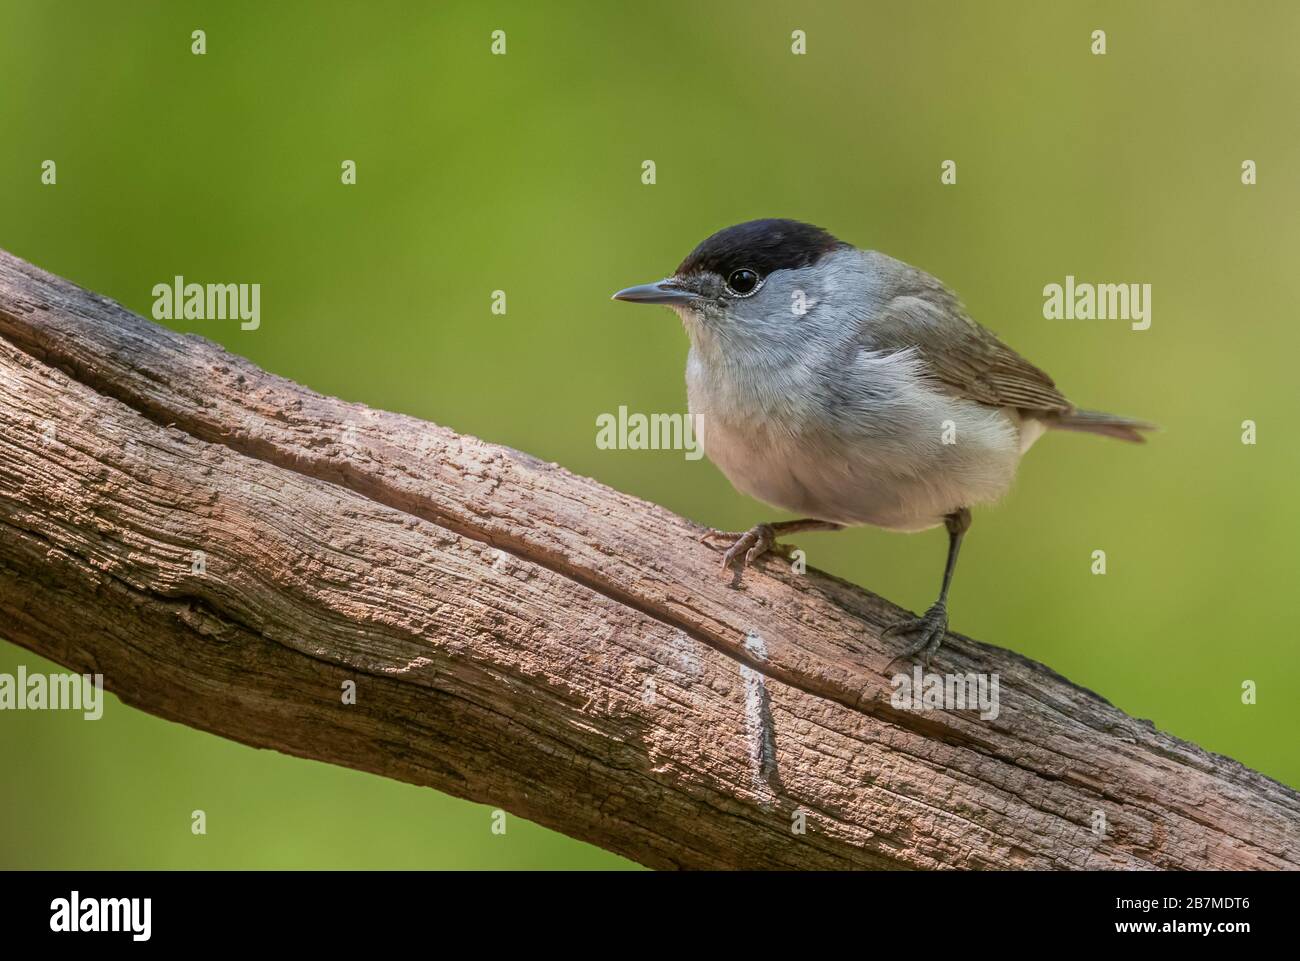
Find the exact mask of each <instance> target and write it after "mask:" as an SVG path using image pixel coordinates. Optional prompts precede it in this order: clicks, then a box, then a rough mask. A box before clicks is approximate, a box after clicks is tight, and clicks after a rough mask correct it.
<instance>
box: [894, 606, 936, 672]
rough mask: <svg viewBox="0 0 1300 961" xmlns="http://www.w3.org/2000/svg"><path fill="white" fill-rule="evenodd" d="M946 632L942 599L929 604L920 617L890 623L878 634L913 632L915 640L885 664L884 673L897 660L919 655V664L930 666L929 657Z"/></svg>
mask: <svg viewBox="0 0 1300 961" xmlns="http://www.w3.org/2000/svg"><path fill="white" fill-rule="evenodd" d="M947 633H948V608H947V606H946V605H945V604H944V603H943V602H942V601H936V602H935V603H934V604H932V605H931V606H930V609H929V610H928V611H926V612H925V613H924V614H922V615H921V616H920V617H910V618H907V619H905V620H902V621H899V622H898V623H897V624H891V625H890V626H889V627H887V628H885V629H884V630H883V631H881V632H880V636H881V637H882V638H883V637H887V636H889V635H890V634H915V635H916V640H914V641H913V642H912V643H911V644H909V645H908V646H907V649H906V650H904V651H903V652H902V653H901V654H899V655H898V656H897V657H895V658H894V659H893V660H891V661H890V662H889V663H888V664H886V665H885V673H886V674H888V673H889V669H890V668H891V667H893V666H894V664H895V663H896V662H898V661H901V660H905V659H906V658H909V657H914V656H915V655H917V654H920V655H921V665H922V668H923V669H924V670H929V668H930V658H931V657H932V656H933V655H934V653H935V651H937V650H939V645H941V644H942V643H943V639H944V637H945V636H946V635H947Z"/></svg>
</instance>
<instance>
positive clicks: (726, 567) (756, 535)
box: [700, 524, 790, 582]
mask: <svg viewBox="0 0 1300 961" xmlns="http://www.w3.org/2000/svg"><path fill="white" fill-rule="evenodd" d="M714 538H716V539H718V540H723V541H731V542H732V543H731V546H730V547H729V548H727V552H726V553H725V554H723V555H722V573H723V575H724V576H725V575H727V574H728V573H729V572H730V571H731V569H732V567H733V566H734V567H735V568H736V573H735V578H736V581H737V582H739V581H740V575H741V572H742V571H744V569H745V568H746V567H749V566H751V565H752V564H753V563H754V561H756V560H758V559H759V558H760V557H762V556H763V555H764V554H766V553H767V552H768V551H775V552H776V553H779V554H785V553H786V552H788V551H789V550H790V548H789V547H787V546H785V545H783V544H778V543H777V542H776V531H775V530H774V529H773V528H772V525H771V524H757V525H755V526H754V527H751V528H750V529H749V530H747V531H716V530H713V529H709V530H707V531H705V532H704V533H703V534H702V535H700V540H701V541H706V540H711V539H714Z"/></svg>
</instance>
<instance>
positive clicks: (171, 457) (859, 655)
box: [0, 252, 1300, 869]
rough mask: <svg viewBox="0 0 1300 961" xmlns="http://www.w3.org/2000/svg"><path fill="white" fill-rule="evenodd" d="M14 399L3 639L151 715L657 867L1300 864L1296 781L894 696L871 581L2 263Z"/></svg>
mask: <svg viewBox="0 0 1300 961" xmlns="http://www.w3.org/2000/svg"><path fill="white" fill-rule="evenodd" d="M0 417H2V418H3V432H2V433H0V636H4V637H6V638H7V639H9V640H12V641H14V642H16V643H18V644H21V645H23V646H25V647H28V648H30V649H31V650H33V651H36V652H38V653H40V654H42V655H44V656H46V657H49V658H51V659H53V660H55V661H57V662H59V663H61V664H64V665H66V666H67V667H69V668H71V669H73V670H77V671H83V670H93V671H99V672H102V673H103V674H104V675H105V680H106V686H107V687H108V688H109V689H110V690H113V691H114V692H116V693H117V694H118V695H119V696H120V697H121V698H122V699H123V700H124V701H125V702H126V703H128V704H131V705H134V706H137V707H139V708H141V709H143V710H146V711H149V712H151V713H154V714H157V715H160V716H162V717H166V718H170V719H172V720H176V721H180V722H182V723H185V724H189V725H192V726H194V727H197V728H201V729H203V730H207V731H212V732H214V733H217V734H220V735H222V736H225V737H229V738H234V739H236V740H239V741H242V742H244V743H248V744H252V745H256V746H259V747H270V748H275V749H277V750H280V751H284V752H287V753H290V754H295V755H299V756H303V757H310V758H316V759H319V760H322V761H328V762H330V763H335V764H343V765H347V766H349V767H353V768H358V769H361V770H365V771H372V772H374V773H377V774H382V775H385V776H388V777H394V778H398V779H401V780H404V781H409V782H412V783H416V784H423V785H429V786H432V787H435V788H438V789H439V790H443V791H447V792H449V793H451V794H455V795H457V796H460V797H465V798H470V799H472V800H475V801H480V802H484V803H487V804H491V805H494V806H499V807H502V808H505V809H506V810H508V811H511V812H513V813H515V814H518V815H520V816H523V817H527V818H529V819H532V820H534V821H537V822H539V823H541V824H544V825H547V826H549V827H552V828H555V829H557V830H560V831H563V832H565V833H566V834H570V835H572V836H574V837H579V838H583V839H585V840H589V841H592V842H593V843H596V844H598V845H601V846H602V847H605V848H607V849H609V850H612V851H617V852H619V853H621V854H624V855H626V856H628V857H630V858H632V859H634V860H636V861H639V862H641V863H643V864H647V865H651V866H654V867H685V868H710V867H712V868H733V867H757V868H850V867H864V868H913V869H930V868H1067V869H1068V868H1075V869H1077V868H1139V869H1140V868H1296V867H1300V843H1298V842H1300V797H1298V796H1297V794H1296V793H1295V792H1294V791H1292V790H1290V789H1288V788H1286V787H1284V786H1283V785H1281V784H1278V783H1277V782H1275V781H1272V780H1270V779H1269V778H1267V777H1264V776H1263V775H1260V774H1258V773H1255V772H1253V771H1250V770H1248V769H1247V768H1245V767H1243V766H1241V765H1240V764H1238V763H1237V762H1235V761H1232V760H1230V759H1228V758H1224V757H1221V756H1218V755H1214V754H1211V753H1209V752H1206V751H1204V750H1202V749H1200V748H1198V747H1196V746H1195V745H1192V744H1189V743H1187V742H1184V741H1180V740H1178V739H1176V738H1173V737H1170V736H1169V735H1167V734H1164V733H1161V732H1159V731H1156V730H1155V729H1154V728H1153V727H1152V726H1151V725H1150V724H1149V723H1147V722H1143V721H1139V720H1136V719H1134V718H1131V717H1128V716H1127V715H1125V714H1124V713H1122V712H1121V711H1119V710H1117V709H1116V708H1114V707H1112V706H1111V705H1110V704H1108V703H1107V702H1106V701H1104V700H1103V699H1101V698H1100V697H1098V696H1097V695H1095V694H1092V693H1091V692H1089V691H1086V690H1083V689H1081V688H1079V687H1076V686H1074V685H1072V684H1070V683H1069V682H1068V681H1066V680H1065V679H1064V678H1061V677H1060V676H1058V675H1056V674H1055V673H1053V672H1052V671H1050V670H1049V669H1047V668H1045V667H1043V666H1042V665H1040V664H1037V663H1035V662H1032V661H1029V660H1027V659H1025V658H1023V657H1020V656H1019V655H1016V654H1014V653H1012V652H1010V651H1007V650H1003V649H1000V648H996V647H991V646H988V645H984V644H981V643H978V642H975V641H972V640H970V639H967V638H964V637H961V636H960V635H955V636H953V637H951V638H950V640H949V642H948V643H947V644H946V645H945V648H944V655H943V666H944V668H945V669H946V670H949V671H954V672H966V671H990V672H997V673H998V674H999V675H1000V681H1001V711H1000V714H999V716H998V717H997V718H996V719H993V720H981V719H980V718H979V717H978V716H977V714H976V713H975V712H973V711H947V712H945V711H934V712H924V713H922V712H913V711H907V710H900V709H898V708H895V707H894V706H892V705H891V703H890V694H891V687H890V683H889V679H888V678H887V677H885V676H884V675H883V674H882V671H883V669H884V667H885V665H886V664H887V663H888V661H889V660H890V658H891V657H893V656H894V654H896V653H897V651H898V646H899V645H900V644H901V642H899V641H882V640H881V639H880V638H879V630H880V628H881V627H882V626H883V625H884V624H886V623H889V622H892V621H893V620H894V619H895V618H897V617H898V616H900V613H901V612H899V611H898V610H897V609H895V608H893V607H892V606H891V605H889V604H888V603H887V602H885V601H883V600H881V599H880V598H877V597H875V596H873V595H871V594H868V593H866V592H864V591H862V590H860V589H858V588H856V587H853V586H851V585H848V584H846V583H844V582H842V581H839V580H836V579H834V578H831V577H828V576H826V575H823V574H820V573H817V572H815V571H811V570H810V571H809V572H808V573H807V574H806V575H798V574H796V573H794V572H792V571H791V570H790V569H789V567H788V565H786V564H784V563H782V562H781V561H780V560H779V559H771V560H767V561H764V562H760V564H759V566H758V568H757V569H756V570H753V571H751V572H749V573H748V574H747V576H746V578H745V581H744V584H743V586H742V587H741V588H740V589H736V588H735V587H733V586H731V585H729V584H728V583H727V582H726V581H724V580H722V579H720V578H719V577H718V570H717V568H718V563H719V555H718V553H717V551H716V549H714V548H711V547H709V546H705V545H702V544H700V543H699V542H698V540H697V538H698V536H699V534H700V532H701V530H702V529H701V528H700V527H698V526H697V525H695V524H692V523H691V522H689V521H687V520H684V519H683V518H680V517H678V516H676V515H674V514H672V513H670V512H668V511H666V510H664V509H662V508H659V507H655V506H654V505H651V504H647V503H645V502H642V501H639V500H637V499H635V498H632V497H629V496H627V495H624V494H620V493H618V492H616V491H613V490H610V489H608V488H606V487H603V486H602V485H600V484H598V483H596V482H594V481H592V480H589V479H586V478H582V477H577V476H575V475H573V474H571V473H569V472H568V471H565V470H564V469H562V468H560V467H558V466H556V465H554V464H546V463H543V462H541V461H538V460H537V459H535V458H532V457H529V456H528V455H526V454H521V453H519V452H517V451H514V450H510V449H508V448H505V447H500V446H497V445H493V444H490V443H487V442H484V441H481V440H477V439H475V438H472V437H466V436H463V435H458V434H455V433H453V432H452V431H449V430H447V429H445V428H441V427H438V426H435V425H433V424H429V423H425V422H422V421H419V420H416V419H413V418H410V417H405V416H402V415H398V414H392V413H386V412H382V411H374V410H370V409H367V408H365V407H362V406H360V405H356V404H350V403H346V402H343V401H341V400H337V399H335V398H330V397H324V396H321V395H319V394H316V393H313V392H312V391H310V390H308V389H306V388H304V387H302V386H300V385H297V384H294V383H291V382H289V381H286V380H284V379H282V378H279V377H276V376H274V375H271V374H268V373H266V372H265V371H262V370H260V369H258V368H257V367H255V366H254V365H252V364H251V363H249V362H247V361H245V360H242V359H240V358H238V357H235V356H233V355H231V354H229V353H227V352H226V351H225V350H223V349H222V348H220V347H218V346H216V345H214V344H212V343H210V342H209V341H206V340H204V339H202V338H199V337H195V336H192V335H188V336H187V335H180V334H176V333H173V332H171V331H169V330H166V329H164V328H162V327H159V326H157V325H155V324H153V323H151V322H149V321H147V320H144V319H142V318H140V317H138V316H136V315H134V314H132V313H131V312H129V311H127V310H125V309H124V308H122V307H121V306H120V305H118V304H116V303H114V302H112V301H110V300H107V299H105V298H103V297H100V296H98V295H96V294H93V293H90V292H88V291H85V290H82V289H80V288H78V287H76V286H75V285H73V284H70V283H68V282H67V281H64V280H62V279H60V278H57V277H54V276H51V275H49V274H46V273H44V272H42V271H40V270H38V269H37V268H35V267H33V266H32V265H30V264H27V263H25V262H23V261H21V260H19V259H17V258H15V257H12V256H11V255H8V254H4V253H3V252H0ZM195 551H201V552H203V556H204V559H205V572H204V573H194V571H193V568H194V565H193V555H194V552H195ZM349 679H351V680H355V681H356V683H357V685H358V699H357V703H356V704H355V705H345V704H343V703H342V701H341V698H340V693H341V691H340V688H341V684H342V682H343V681H345V680H349ZM1098 811H1100V812H1103V813H1104V815H1105V819H1106V831H1105V833H1104V834H1103V835H1100V836H1099V835H1097V834H1096V833H1094V831H1093V823H1094V817H1095V812H1098ZM801 818H802V820H803V821H804V822H805V823H806V830H805V831H804V833H798V832H797V831H795V830H793V826H794V824H795V823H796V821H798V820H799V819H801Z"/></svg>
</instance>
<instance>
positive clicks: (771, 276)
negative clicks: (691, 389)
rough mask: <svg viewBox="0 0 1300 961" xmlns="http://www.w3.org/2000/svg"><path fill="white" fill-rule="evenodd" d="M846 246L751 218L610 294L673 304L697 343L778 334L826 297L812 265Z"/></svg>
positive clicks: (789, 332) (816, 231)
mask: <svg viewBox="0 0 1300 961" xmlns="http://www.w3.org/2000/svg"><path fill="white" fill-rule="evenodd" d="M851 249H852V247H850V245H848V244H846V243H844V242H843V241H840V240H837V239H836V238H835V237H833V236H832V235H831V234H829V233H828V232H827V231H825V230H823V229H822V228H820V227H814V226H813V225H812V224H805V223H800V222H799V221H797V220H779V219H768V220H750V221H747V222H745V223H743V224H736V225H735V226H734V227H727V228H725V229H724V230H719V231H718V232H717V233H715V234H713V235H712V236H711V237H709V238H708V239H706V240H705V241H703V242H702V243H701V244H700V245H699V246H698V247H696V248H695V249H694V250H693V251H691V253H690V254H689V255H688V256H687V258H686V259H685V260H683V261H682V262H681V264H680V265H679V266H678V268H677V270H675V271H674V272H673V274H672V276H671V277H665V278H664V279H663V280H658V281H655V282H654V283H650V284H641V285H639V286H636V287H628V288H627V289H626V290H620V291H619V292H618V293H616V294H614V299H615V300H626V301H630V302H632V303H639V304H664V305H666V306H669V307H672V308H673V309H674V310H676V311H677V313H678V314H680V315H681V317H682V321H683V323H684V324H685V326H686V330H687V332H688V333H689V334H690V336H691V339H692V341H693V342H695V343H696V345H697V346H699V345H700V344H701V341H706V342H716V341H722V342H731V343H735V342H737V341H751V342H755V343H760V344H761V342H762V341H763V340H765V339H770V338H772V337H776V336H779V337H781V338H782V339H785V338H789V337H791V336H796V334H795V333H794V329H795V328H796V327H797V323H796V322H797V321H798V320H799V319H800V318H802V317H804V316H806V315H807V314H808V312H809V311H810V310H811V309H812V308H813V307H814V306H815V305H816V303H817V302H818V301H819V300H821V299H822V298H823V297H824V296H825V295H826V279H827V278H826V277H825V276H823V274H824V273H825V270H824V269H823V270H819V269H818V268H819V267H823V268H825V266H826V264H827V260H828V258H830V257H832V256H833V255H834V254H836V253H838V252H840V251H843V250H851Z"/></svg>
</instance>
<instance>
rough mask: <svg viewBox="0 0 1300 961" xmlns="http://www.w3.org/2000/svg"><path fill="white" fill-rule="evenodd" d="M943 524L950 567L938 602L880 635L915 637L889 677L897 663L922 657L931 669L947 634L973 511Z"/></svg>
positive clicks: (958, 513) (959, 513)
mask: <svg viewBox="0 0 1300 961" xmlns="http://www.w3.org/2000/svg"><path fill="white" fill-rule="evenodd" d="M943 522H944V526H945V527H947V528H948V563H947V564H945V565H944V568H943V586H942V587H941V588H939V599H938V600H937V601H935V602H934V603H933V604H931V605H930V609H929V610H928V611H926V612H925V613H924V614H923V615H921V616H920V617H913V618H908V619H907V620H904V621H899V622H898V623H897V624H893V625H891V626H889V627H887V628H885V630H884V631H883V632H882V633H881V635H880V636H881V637H884V636H885V635H887V634H895V633H898V634H915V635H916V640H914V641H913V642H912V643H911V644H909V645H908V646H907V650H905V651H903V653H902V654H899V655H898V656H897V657H895V658H894V659H893V660H892V661H890V662H889V663H888V664H887V665H885V673H886V674H888V673H889V669H890V668H891V667H893V666H894V661H901V660H902V659H903V658H907V657H912V656H913V655H916V654H920V655H921V663H922V665H923V666H924V667H925V668H926V669H928V668H929V667H930V657H931V655H933V654H934V652H935V651H937V650H939V645H940V644H942V643H943V638H944V635H945V634H946V633H947V632H948V588H949V586H950V585H951V584H952V572H953V571H954V570H956V569H957V552H958V551H959V550H961V539H962V537H963V536H965V534H966V532H967V531H968V530H970V510H969V509H967V508H965V507H963V508H961V510H957V511H953V512H952V513H951V514H949V515H948V516H947V517H945V518H944V519H943Z"/></svg>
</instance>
